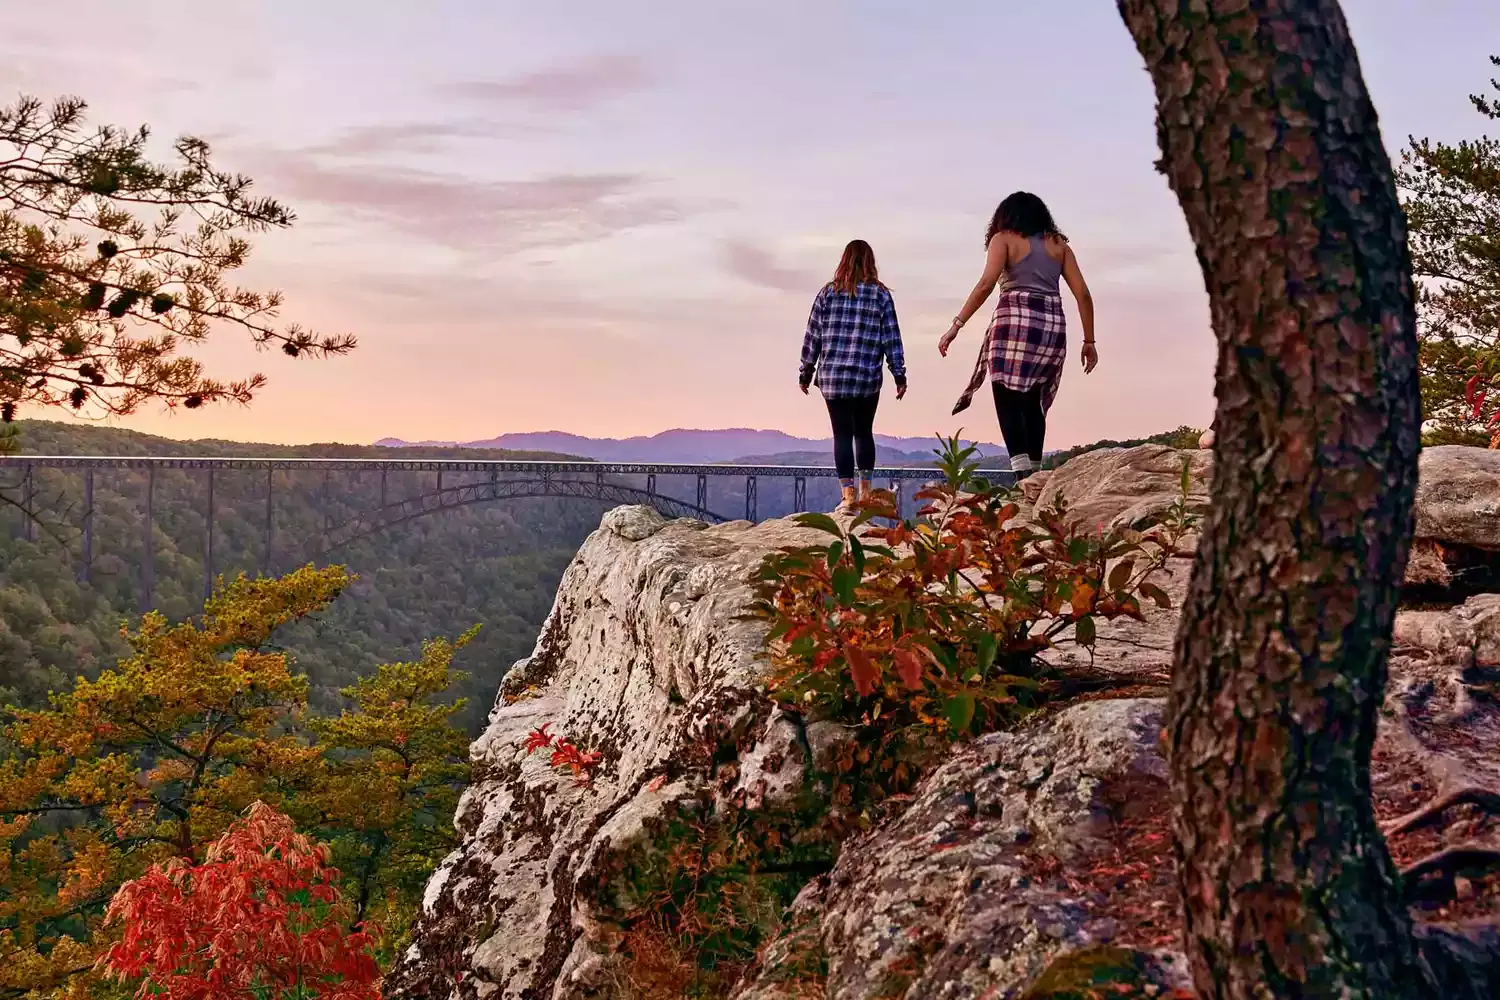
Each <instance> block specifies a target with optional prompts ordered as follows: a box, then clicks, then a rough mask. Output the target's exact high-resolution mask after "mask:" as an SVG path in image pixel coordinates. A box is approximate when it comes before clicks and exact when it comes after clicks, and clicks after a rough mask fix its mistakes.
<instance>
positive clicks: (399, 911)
mask: <svg viewBox="0 0 1500 1000" xmlns="http://www.w3.org/2000/svg"><path fill="white" fill-rule="evenodd" d="M478 632H479V628H478V627H477V626H476V627H475V628H472V629H470V630H469V631H468V632H465V633H464V634H463V635H461V636H459V637H458V638H457V639H456V640H454V641H452V642H449V641H448V640H446V639H441V638H439V639H433V640H431V641H429V642H425V643H423V644H422V656H421V658H420V659H418V660H416V661H414V662H410V663H391V664H385V665H382V666H380V667H379V668H377V670H376V672H375V673H374V674H373V675H372V676H369V677H363V678H361V679H360V680H358V681H357V682H355V683H354V684H353V685H351V686H350V687H347V688H345V689H344V690H343V692H342V693H343V695H344V697H345V698H347V699H348V700H349V702H350V703H351V705H352V707H351V708H350V709H349V710H347V711H345V712H342V713H340V714H339V715H338V716H335V717H329V718H317V717H315V718H312V719H311V720H310V723H309V726H310V729H311V730H312V732H313V733H314V734H315V735H316V737H317V740H318V746H319V747H320V748H321V749H322V751H323V761H322V764H321V767H320V769H319V771H318V774H317V778H316V781H315V782H314V783H313V786H312V793H311V794H310V795H306V796H302V797H299V798H298V799H297V800H296V802H295V803H294V805H295V807H296V811H295V815H297V816H299V817H302V818H303V820H304V828H306V829H316V830H317V831H318V832H319V833H320V835H322V836H323V837H325V838H326V839H327V840H328V842H329V845H330V847H331V848H332V850H333V857H334V859H335V861H337V862H338V863H339V865H340V866H341V867H342V868H343V869H344V872H345V879H346V888H347V891H348V892H349V894H350V897H351V900H350V901H351V904H352V917H351V919H352V920H353V921H354V922H356V923H361V922H364V921H366V920H371V919H374V920H376V921H377V922H378V923H380V924H381V925H382V926H383V930H384V932H385V936H383V937H382V939H381V942H380V943H381V944H382V946H383V947H382V953H383V954H387V953H389V952H390V951H392V950H394V949H395V948H399V947H401V946H402V945H403V944H404V938H405V936H406V934H407V932H408V931H409V930H410V925H411V923H412V921H413V920H414V919H415V917H416V910H417V906H416V901H417V900H419V899H420V898H421V895H422V892H423V890H424V888H425V887H426V885H427V878H428V876H430V875H431V874H432V871H433V869H434V868H436V867H437V864H438V862H439V861H441V860H442V858H443V856H444V855H445V854H447V853H448V851H449V850H451V849H452V847H453V845H454V844H455V843H456V841H457V835H456V834H455V833H454V829H453V815H454V812H455V810H456V809H457V806H458V796H459V792H460V791H461V790H462V788H463V786H464V785H465V784H467V783H468V780H469V764H468V752H469V737H468V734H467V733H466V732H465V731H464V730H463V729H461V728H460V727H458V726H456V725H454V723H453V719H454V717H455V716H456V715H457V714H458V713H459V712H461V711H463V709H464V705H465V702H464V701H463V700H462V699H460V700H458V701H445V700H443V699H444V696H445V695H446V693H447V692H448V691H449V690H450V689H451V688H452V687H453V685H454V684H456V683H457V682H458V680H459V679H460V677H461V675H460V674H459V673H458V672H457V671H455V670H454V669H453V656H454V654H455V653H456V652H458V650H460V649H462V648H463V647H465V646H466V645H468V644H469V642H470V641H472V640H473V638H474V636H475V635H477V634H478Z"/></svg>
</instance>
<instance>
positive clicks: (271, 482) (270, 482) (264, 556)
mask: <svg viewBox="0 0 1500 1000" xmlns="http://www.w3.org/2000/svg"><path fill="white" fill-rule="evenodd" d="M275 486H276V470H275V469H274V468H273V467H271V466H269V465H267V466H266V547H265V551H264V552H262V553H261V563H260V575H261V576H270V575H271V568H272V564H273V563H274V562H275V560H274V559H273V558H272V546H273V544H274V543H275V539H276V522H275V520H274V514H275V509H274V507H273V506H272V503H271V501H272V499H273V497H274V496H275Z"/></svg>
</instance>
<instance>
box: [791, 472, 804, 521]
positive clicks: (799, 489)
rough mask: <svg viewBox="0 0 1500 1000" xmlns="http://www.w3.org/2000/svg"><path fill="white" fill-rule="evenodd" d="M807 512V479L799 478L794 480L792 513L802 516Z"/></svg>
mask: <svg viewBox="0 0 1500 1000" xmlns="http://www.w3.org/2000/svg"><path fill="white" fill-rule="evenodd" d="M805 510H807V478H806V477H805V476H798V477H797V478H796V479H794V480H792V513H794V514H800V513H802V512H803V511H805Z"/></svg>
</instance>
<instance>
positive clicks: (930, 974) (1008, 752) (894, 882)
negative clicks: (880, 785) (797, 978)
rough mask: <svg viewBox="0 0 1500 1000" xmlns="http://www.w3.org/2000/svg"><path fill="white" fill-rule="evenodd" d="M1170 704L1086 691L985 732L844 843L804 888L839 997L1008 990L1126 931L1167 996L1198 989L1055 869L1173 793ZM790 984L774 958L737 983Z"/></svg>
mask: <svg viewBox="0 0 1500 1000" xmlns="http://www.w3.org/2000/svg"><path fill="white" fill-rule="evenodd" d="M1161 716H1162V705H1161V702H1159V701H1156V700H1147V699H1116V700H1110V701H1096V702H1087V703H1084V704H1081V705H1077V706H1074V707H1072V708H1067V709H1064V710H1062V711H1060V712H1058V713H1057V714H1056V715H1053V716H1051V717H1048V718H1045V719H1043V720H1041V721H1040V722H1039V723H1037V724H1034V725H1030V726H1027V727H1025V728H1024V729H1023V730H1021V731H1020V732H1015V733H993V734H991V735H989V736H986V737H983V738H982V739H980V740H977V741H975V742H974V743H973V744H971V745H969V746H966V747H964V748H963V749H961V750H959V751H958V752H957V753H956V754H955V755H954V756H953V758H952V759H951V760H949V761H948V762H947V763H946V764H944V765H943V766H942V767H941V768H940V769H939V770H937V771H936V772H935V773H933V774H932V775H931V776H930V777H929V778H928V779H927V780H926V781H925V782H923V784H922V786H921V788H920V789H919V790H918V792H917V794H916V795H915V796H914V800H913V801H912V802H911V804H910V805H909V806H908V807H907V808H906V809H905V811H904V812H902V813H901V814H900V815H899V816H897V817H896V818H894V819H893V820H891V821H890V822H887V823H885V824H883V825H882V826H881V827H879V828H878V829H876V830H875V831H873V832H872V833H870V834H869V835H867V836H865V837H861V838H859V839H857V840H855V841H852V842H850V843H847V844H845V845H844V850H843V852H842V854H841V855H840V859H839V862H838V865H837V867H835V868H834V870H833V872H832V873H831V874H830V875H828V876H827V877H825V878H823V879H821V880H819V881H817V882H815V883H813V884H812V885H810V886H809V887H808V888H807V889H806V890H804V893H803V896H802V897H801V898H799V900H798V909H799V913H798V916H799V917H800V918H801V921H802V924H801V926H802V927H806V926H807V925H808V924H809V923H814V922H815V923H816V926H817V930H818V933H816V934H815V935H808V934H806V933H805V931H804V933H803V935H802V940H803V941H804V947H806V946H813V947H820V948H821V949H822V950H823V953H824V955H825V956H826V960H827V968H828V978H827V982H826V985H825V987H824V989H825V995H826V996H827V997H829V998H839V1000H844V998H849V1000H854V998H861V1000H863V998H873V997H883V996H895V997H901V996H908V997H922V998H932V1000H940V998H941V1000H948V998H960V997H963V998H972V997H986V996H993V997H1007V996H1012V995H1014V994H1015V993H1016V992H1017V991H1018V990H1019V989H1020V988H1022V987H1024V986H1025V985H1027V984H1028V983H1030V982H1031V981H1033V980H1034V979H1036V978H1037V977H1038V976H1039V975H1040V974H1041V973H1042V972H1043V971H1044V970H1045V969H1047V968H1048V966H1049V965H1050V964H1051V963H1052V962H1053V960H1054V959H1056V958H1057V957H1058V955H1059V954H1060V953H1063V952H1084V951H1088V950H1092V949H1098V948H1101V947H1111V946H1112V947H1119V946H1120V945H1121V943H1122V940H1123V941H1124V942H1125V943H1126V944H1127V945H1129V946H1132V947H1135V946H1145V948H1144V950H1141V959H1142V961H1141V965H1142V966H1143V967H1144V968H1145V969H1147V970H1149V971H1148V972H1147V976H1148V977H1149V978H1150V979H1152V980H1154V981H1155V984H1156V985H1157V986H1159V987H1160V988H1161V992H1162V993H1163V994H1165V993H1167V992H1169V988H1172V987H1176V986H1181V985H1186V980H1185V978H1183V971H1182V963H1181V959H1180V958H1179V957H1178V956H1176V955H1174V954H1172V953H1171V952H1169V951H1164V950H1160V949H1155V948H1150V946H1149V942H1142V941H1140V940H1138V939H1137V940H1128V939H1123V938H1122V934H1123V933H1124V932H1125V930H1126V928H1125V927H1124V925H1123V923H1122V921H1121V920H1120V919H1119V916H1118V915H1117V914H1115V913H1112V912H1111V908H1110V907H1109V906H1107V905H1101V903H1100V901H1099V900H1092V899H1089V898H1087V893H1081V892H1079V891H1077V890H1075V889H1071V888H1069V887H1068V886H1067V885H1066V884H1065V883H1064V882H1063V881H1062V880H1060V879H1057V878H1054V877H1049V876H1048V875H1047V874H1046V873H1047V872H1048V871H1049V869H1050V868H1052V867H1053V866H1056V865H1062V866H1064V867H1069V868H1074V869H1079V870H1081V869H1085V868H1087V867H1088V866H1090V865H1094V864H1098V863H1100V862H1103V861H1105V860H1107V859H1109V858H1110V857H1111V856H1112V855H1113V854H1114V853H1115V850H1116V848H1115V844H1114V843H1113V841H1112V838H1111V837H1110V834H1111V832H1112V830H1113V828H1114V827H1115V826H1116V825H1117V816H1116V815H1113V814H1114V813H1115V812H1116V811H1117V810H1118V809H1119V808H1120V807H1121V806H1122V805H1123V804H1124V800H1125V799H1127V798H1128V797H1129V796H1130V795H1132V794H1137V795H1138V794H1139V790H1140V789H1141V788H1146V789H1148V790H1149V791H1150V792H1151V793H1153V794H1152V795H1151V798H1152V799H1154V800H1156V801H1159V800H1160V799H1161V794H1160V793H1161V792H1162V791H1163V790H1164V786H1165V779H1166V764H1165V762H1164V761H1163V759H1162V757H1161V753H1160V751H1159V750H1158V749H1157V742H1158V737H1159V735H1160V733H1161V722H1162V719H1161ZM1112 799H1113V800H1117V801H1116V802H1112V801H1111V800H1112ZM1146 804H1147V803H1145V802H1144V801H1140V802H1138V803H1137V805H1138V806H1139V805H1146ZM1162 846H1163V848H1164V847H1165V844H1163V845H1162ZM1130 929H1131V930H1133V929H1134V928H1130ZM1138 950H1140V949H1138ZM790 995H794V994H792V993H791V992H790V990H788V989H787V988H785V987H781V986H780V985H779V984H778V983H777V982H776V970H775V969H774V968H770V967H767V968H763V970H762V972H761V976H760V977H759V978H757V979H756V980H755V981H753V982H750V983H747V984H746V985H745V986H744V987H743V988H742V990H741V992H740V993H738V994H737V996H738V997H739V1000H751V998H754V1000H779V998H782V997H787V996H790Z"/></svg>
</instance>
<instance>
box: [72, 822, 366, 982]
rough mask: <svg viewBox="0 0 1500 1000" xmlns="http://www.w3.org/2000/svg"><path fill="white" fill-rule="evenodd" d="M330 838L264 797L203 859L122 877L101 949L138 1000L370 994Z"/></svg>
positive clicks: (362, 942)
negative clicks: (321, 840)
mask: <svg viewBox="0 0 1500 1000" xmlns="http://www.w3.org/2000/svg"><path fill="white" fill-rule="evenodd" d="M338 880H339V873H338V871H337V869H334V868H332V867H330V866H329V864H328V848H327V847H326V846H325V845H323V844H314V843H313V842H312V841H311V840H309V839H308V838H307V837H305V836H303V835H301V834H299V833H297V831H296V829H295V828H294V827H293V825H292V821H291V820H290V819H288V818H287V817H286V816H284V815H282V814H281V813H279V812H277V811H276V810H275V809H272V808H271V807H270V806H267V805H265V804H264V803H261V802H257V803H255V805H253V806H251V807H250V811H249V814H248V815H247V816H246V817H245V818H243V819H241V820H239V821H238V822H236V823H235V824H234V825H233V826H231V827H230V828H229V829H228V830H227V831H226V832H225V833H224V835H223V836H222V837H220V838H219V839H218V840H217V841H215V842H214V843H213V844H212V845H211V846H210V847H209V849H208V852H207V855H206V858H205V860H204V862H203V863H202V864H200V865H191V864H188V863H186V862H184V861H182V860H181V859H176V860H173V861H170V862H168V863H167V864H166V865H164V866H163V865H156V866H153V867H152V868H151V870H150V871H149V872H147V873H146V875H144V876H143V877H141V878H139V879H136V880H135V881H133V882H127V883H126V884H125V885H123V886H122V887H121V888H120V891H119V892H118V893H117V894H116V895H115V898H114V900H113V901H112V902H111V903H110V906H109V911H108V914H107V918H106V919H107V920H108V922H110V923H118V924H120V925H122V933H121V937H120V940H119V941H118V942H116V943H115V944H113V945H111V946H110V948H109V949H108V951H106V952H105V954H104V956H103V957H102V958H101V959H100V965H101V967H102V968H103V969H104V970H105V971H106V972H108V973H109V974H111V975H112V976H114V977H115V978H117V979H119V980H122V981H127V982H128V981H135V980H140V987H139V989H138V990H137V991H136V996H137V997H138V998H140V1000H146V998H148V997H149V998H152V1000H281V998H291V997H297V998H299V1000H301V998H311V997H317V998H319V1000H379V997H380V970H379V968H378V967H377V966H376V964H375V960H374V958H373V957H372V955H371V948H372V944H373V940H372V936H371V934H370V933H368V932H367V931H366V930H365V929H364V928H359V929H357V930H354V931H350V930H349V921H350V919H351V916H352V913H353V910H352V908H351V907H349V906H348V904H346V903H345V902H344V900H343V898H342V896H341V894H340V893H339V891H338V888H337V886H338Z"/></svg>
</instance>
